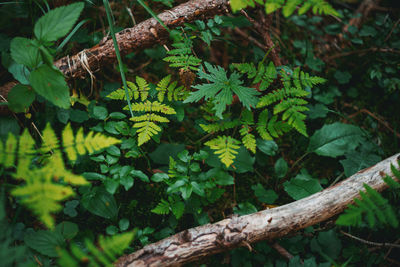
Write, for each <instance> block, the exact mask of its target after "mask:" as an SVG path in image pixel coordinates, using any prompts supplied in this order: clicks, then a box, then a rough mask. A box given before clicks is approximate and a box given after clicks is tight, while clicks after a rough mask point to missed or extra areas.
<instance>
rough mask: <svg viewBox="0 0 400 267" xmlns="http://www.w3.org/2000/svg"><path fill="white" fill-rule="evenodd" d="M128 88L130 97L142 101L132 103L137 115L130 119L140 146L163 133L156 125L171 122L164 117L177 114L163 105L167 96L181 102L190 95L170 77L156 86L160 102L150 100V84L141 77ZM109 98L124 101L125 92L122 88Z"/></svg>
mask: <svg viewBox="0 0 400 267" xmlns="http://www.w3.org/2000/svg"><path fill="white" fill-rule="evenodd" d="M128 87H129V95H130V97H133V98H134V99H135V100H140V101H138V102H135V103H132V105H131V109H132V111H133V112H135V115H134V116H133V117H132V118H131V119H130V120H132V121H133V122H134V124H133V128H137V131H136V132H137V134H138V144H139V146H140V145H142V144H144V143H146V142H148V141H149V140H150V139H151V137H153V136H155V135H157V134H158V133H160V132H161V130H162V129H161V127H160V126H158V125H157V124H156V123H168V122H169V119H167V118H166V117H164V116H163V115H172V114H176V111H175V109H174V108H172V107H170V106H169V105H166V104H163V103H162V102H163V101H164V100H165V96H166V95H167V98H168V100H169V101H180V100H183V99H185V98H186V97H187V95H188V92H187V91H186V90H185V88H184V87H183V86H179V87H177V82H176V81H171V76H170V75H168V76H166V77H164V78H163V79H161V81H160V82H159V83H158V84H157V86H156V91H157V99H158V101H150V100H149V90H150V86H149V84H148V82H147V81H146V80H145V79H143V78H141V77H138V76H137V77H136V84H135V83H132V82H128ZM107 97H108V98H110V99H115V100H124V97H125V91H124V90H123V89H121V88H120V89H117V90H116V91H114V92H112V93H111V94H109V95H108V96H107ZM139 98H140V99H139ZM123 109H124V110H128V109H129V107H128V106H125V107H124V108H123ZM143 113H144V114H143ZM156 113H160V114H156Z"/></svg>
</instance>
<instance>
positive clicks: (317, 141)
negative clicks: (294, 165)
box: [307, 122, 363, 158]
mask: <svg viewBox="0 0 400 267" xmlns="http://www.w3.org/2000/svg"><path fill="white" fill-rule="evenodd" d="M362 135H363V132H362V131H361V129H360V128H359V127H357V126H354V125H349V124H343V123H340V122H336V123H333V124H325V125H324V126H323V127H322V128H321V129H319V130H317V131H315V133H314V134H313V136H311V138H310V144H309V145H308V149H307V151H308V152H315V153H316V154H318V155H320V156H327V157H333V158H335V157H338V156H342V155H344V154H346V152H347V151H352V150H354V149H355V148H356V147H357V146H358V144H359V143H360V142H361V141H362Z"/></svg>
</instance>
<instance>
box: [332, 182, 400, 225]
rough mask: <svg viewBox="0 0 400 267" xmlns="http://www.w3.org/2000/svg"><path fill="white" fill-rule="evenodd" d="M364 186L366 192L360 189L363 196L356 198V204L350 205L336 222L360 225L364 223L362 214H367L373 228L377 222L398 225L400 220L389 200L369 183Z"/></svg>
mask: <svg viewBox="0 0 400 267" xmlns="http://www.w3.org/2000/svg"><path fill="white" fill-rule="evenodd" d="M364 188H365V190H366V192H363V191H360V197H361V198H360V199H354V202H355V205H349V207H348V209H346V210H345V212H344V214H342V215H340V217H339V218H338V220H337V221H336V224H339V225H348V226H360V225H361V223H362V215H363V214H365V215H366V217H367V221H368V224H369V226H370V227H371V228H372V227H374V226H375V225H376V223H377V222H379V223H380V224H389V225H391V226H393V227H397V226H398V225H399V221H398V219H397V217H396V214H395V212H394V210H393V208H392V206H391V205H390V204H389V203H388V201H387V200H386V199H385V198H384V197H382V195H381V194H380V193H378V192H377V191H376V190H374V189H373V188H371V187H370V186H368V185H367V184H364Z"/></svg>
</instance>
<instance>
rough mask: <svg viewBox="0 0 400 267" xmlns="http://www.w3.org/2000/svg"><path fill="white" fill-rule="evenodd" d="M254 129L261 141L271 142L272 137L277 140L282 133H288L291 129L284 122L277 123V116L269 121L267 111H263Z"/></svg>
mask: <svg viewBox="0 0 400 267" xmlns="http://www.w3.org/2000/svg"><path fill="white" fill-rule="evenodd" d="M256 129H257V132H258V134H259V135H260V137H261V138H262V139H264V140H273V137H275V138H278V137H279V136H281V135H283V134H284V133H286V132H288V131H290V129H292V127H291V126H290V125H289V124H288V123H286V122H284V121H280V120H279V121H278V117H277V116H273V117H272V118H271V119H269V118H268V110H267V109H265V110H263V111H262V112H261V113H260V115H259V117H258V122H257V127H256Z"/></svg>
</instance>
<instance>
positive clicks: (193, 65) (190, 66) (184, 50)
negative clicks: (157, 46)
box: [163, 36, 201, 71]
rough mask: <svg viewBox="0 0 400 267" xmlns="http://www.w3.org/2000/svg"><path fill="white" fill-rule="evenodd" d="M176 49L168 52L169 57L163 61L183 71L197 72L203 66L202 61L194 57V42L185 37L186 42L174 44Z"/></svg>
mask: <svg viewBox="0 0 400 267" xmlns="http://www.w3.org/2000/svg"><path fill="white" fill-rule="evenodd" d="M172 46H173V47H175V49H172V50H170V51H168V52H167V54H168V55H170V56H168V57H165V58H164V59H163V60H164V61H166V62H169V63H170V64H169V66H170V67H174V68H180V69H183V70H187V71H188V70H193V71H197V70H198V66H199V65H200V64H201V59H199V58H198V57H196V56H194V55H192V42H191V40H190V39H188V38H187V37H186V36H184V42H181V43H174V44H172Z"/></svg>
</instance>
